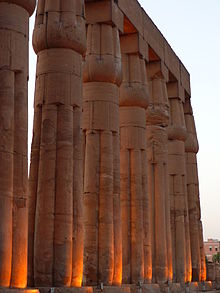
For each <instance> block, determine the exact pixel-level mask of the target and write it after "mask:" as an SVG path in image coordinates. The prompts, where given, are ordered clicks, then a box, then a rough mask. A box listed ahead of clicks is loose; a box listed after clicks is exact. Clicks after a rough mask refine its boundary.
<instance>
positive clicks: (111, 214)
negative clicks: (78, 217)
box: [83, 1, 123, 285]
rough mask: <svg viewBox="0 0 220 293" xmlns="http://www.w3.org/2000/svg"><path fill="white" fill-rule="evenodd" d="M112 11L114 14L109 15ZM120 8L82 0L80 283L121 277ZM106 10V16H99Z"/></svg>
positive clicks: (117, 280) (115, 281)
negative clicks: (84, 30) (84, 36)
mask: <svg viewBox="0 0 220 293" xmlns="http://www.w3.org/2000/svg"><path fill="white" fill-rule="evenodd" d="M109 4H110V5H109ZM112 11H113V14H112ZM114 11H116V12H117V15H118V16H119V18H115V17H114ZM120 13H121V12H120V10H119V8H118V6H117V5H116V4H115V2H113V1H112V2H105V3H104V2H88V3H86V16H87V18H86V21H87V24H88V27H87V52H86V57H85V67H84V84H83V130H84V136H85V137H84V140H85V163H84V229H85V233H84V283H85V284H86V285H97V284H100V283H103V284H104V285H112V284H113V285H120V284H121V279H122V252H121V215H120V182H119V113H118V111H119V105H118V99H119V86H120V84H121V52H120V42H119V30H118V27H119V28H121V29H123V15H122V14H120ZM106 15H107V16H109V17H110V18H109V19H104V18H103V16H104V17H105V16H106ZM111 17H112V18H111ZM113 19H118V21H119V22H114V21H113Z"/></svg>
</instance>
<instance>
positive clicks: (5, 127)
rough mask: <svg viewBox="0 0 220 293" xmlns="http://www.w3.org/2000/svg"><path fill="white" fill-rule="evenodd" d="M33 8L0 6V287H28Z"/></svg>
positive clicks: (28, 4)
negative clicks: (28, 147) (30, 18)
mask: <svg viewBox="0 0 220 293" xmlns="http://www.w3.org/2000/svg"><path fill="white" fill-rule="evenodd" d="M34 7H35V1H34V0H30V1H20V0H19V1H18V0H13V1H1V2H0V19H1V22H0V43H1V54H0V55H1V56H0V162H1V163H0V287H12V288H25V287H26V285H27V227H28V204H27V193H28V190H27V185H28V159H27V126H28V115H27V108H28V107H27V101H28V97H27V80H28V30H29V16H30V15H31V14H32V13H33V11H34ZM15 16H16V17H15Z"/></svg>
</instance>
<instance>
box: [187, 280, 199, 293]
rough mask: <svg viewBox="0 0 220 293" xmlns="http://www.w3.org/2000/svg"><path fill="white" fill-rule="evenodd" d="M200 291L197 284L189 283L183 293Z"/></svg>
mask: <svg viewBox="0 0 220 293" xmlns="http://www.w3.org/2000/svg"><path fill="white" fill-rule="evenodd" d="M199 291H200V288H199V284H198V282H190V283H187V284H186V285H185V292H186V293H191V292H192V293H195V292H199Z"/></svg>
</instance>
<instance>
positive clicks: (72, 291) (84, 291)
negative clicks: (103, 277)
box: [0, 287, 93, 293]
mask: <svg viewBox="0 0 220 293" xmlns="http://www.w3.org/2000/svg"><path fill="white" fill-rule="evenodd" d="M38 290H39V293H93V288H92V287H79V288H78V287H38ZM0 293H1V292H0ZM31 293H32V292H31Z"/></svg>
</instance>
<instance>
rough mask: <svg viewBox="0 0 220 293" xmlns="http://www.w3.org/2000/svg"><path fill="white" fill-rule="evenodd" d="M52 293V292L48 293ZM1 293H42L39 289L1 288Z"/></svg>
mask: <svg viewBox="0 0 220 293" xmlns="http://www.w3.org/2000/svg"><path fill="white" fill-rule="evenodd" d="M47 292H50V291H47ZM0 293H40V292H39V290H38V289H14V288H13V289H9V288H0Z"/></svg>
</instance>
